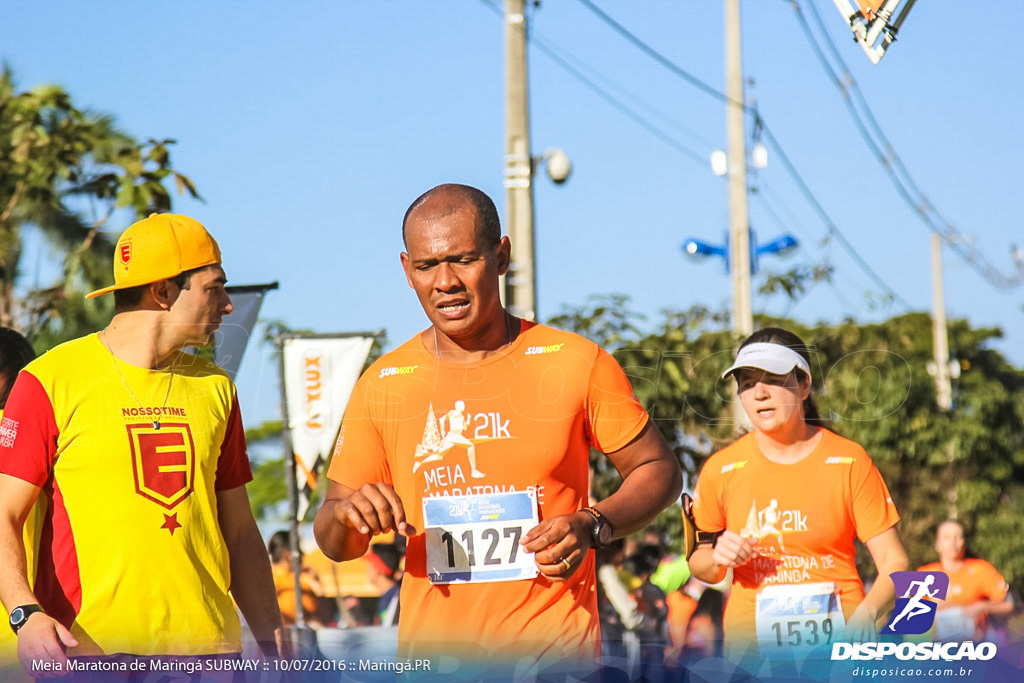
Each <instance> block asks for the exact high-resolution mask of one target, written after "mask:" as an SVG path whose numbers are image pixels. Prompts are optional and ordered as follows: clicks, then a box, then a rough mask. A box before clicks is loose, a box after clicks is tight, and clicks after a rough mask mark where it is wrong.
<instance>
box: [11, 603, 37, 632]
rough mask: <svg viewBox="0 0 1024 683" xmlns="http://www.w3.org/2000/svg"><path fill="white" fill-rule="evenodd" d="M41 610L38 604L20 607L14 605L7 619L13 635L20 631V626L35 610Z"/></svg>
mask: <svg viewBox="0 0 1024 683" xmlns="http://www.w3.org/2000/svg"><path fill="white" fill-rule="evenodd" d="M42 611H43V608H42V607H40V606H39V605H21V606H20V607H15V608H14V609H12V610H11V618H10V620H9V621H10V624H11V630H13V631H14V633H15V635H17V633H18V631H20V630H21V627H22V626H24V625H25V622H26V621H28V618H29V617H30V616H32V615H33V614H35V613H36V612H42Z"/></svg>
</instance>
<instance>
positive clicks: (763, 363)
mask: <svg viewBox="0 0 1024 683" xmlns="http://www.w3.org/2000/svg"><path fill="white" fill-rule="evenodd" d="M729 375H733V376H734V377H735V378H736V385H737V390H738V394H739V399H740V401H741V402H742V404H743V408H744V411H745V412H746V414H747V417H748V418H749V419H750V422H751V424H752V425H753V430H752V431H750V432H748V433H746V434H744V435H743V436H741V437H740V438H739V439H737V440H736V441H735V442H733V443H732V444H731V445H729V446H728V447H726V448H724V449H722V450H721V451H718V452H717V453H715V454H714V455H712V456H711V457H710V458H708V460H707V461H706V462H705V463H704V466H703V468H702V469H701V472H700V475H699V477H698V479H697V496H696V500H695V502H694V506H693V513H694V520H695V522H696V525H697V528H699V529H701V530H703V531H705V532H711V533H714V532H719V535H718V536H717V537H716V538H715V541H714V543H713V544H711V543H704V544H702V545H699V546H698V547H697V549H696V550H695V551H694V553H693V556H692V557H691V558H690V568H691V570H692V572H693V575H694V576H696V577H697V578H699V579H701V580H703V581H706V582H708V583H717V582H719V581H722V580H723V579H724V578H725V576H726V574H727V572H728V570H730V569H731V570H732V571H733V579H732V590H731V594H730V596H729V600H728V603H727V604H726V609H725V620H724V632H725V646H726V654H727V656H730V657H738V656H740V655H741V654H743V653H747V654H748V655H749V654H750V653H751V651H755V652H757V653H758V656H759V657H760V658H766V657H772V656H773V655H774V656H776V657H777V658H780V659H789V658H793V657H794V656H800V653H801V652H803V653H809V652H811V651H813V650H814V649H815V648H818V649H819V651H820V649H821V648H825V649H827V648H828V647H830V645H829V644H830V643H831V642H834V641H836V640H845V641H848V642H863V641H874V640H877V636H878V630H877V625H876V622H877V621H878V620H879V619H880V618H881V617H882V616H883V615H884V614H885V613H886V612H887V611H888V610H889V609H890V608H891V607H892V605H893V603H894V601H895V589H894V587H893V583H892V581H891V580H888V577H889V574H890V573H892V572H894V571H898V570H905V569H907V566H908V560H907V554H906V552H905V551H904V549H903V544H902V543H901V541H900V538H899V535H898V533H897V531H896V523H897V522H898V521H899V515H898V514H897V512H896V507H895V505H893V502H892V499H891V498H890V496H889V491H888V489H887V488H886V486H885V482H884V481H883V480H882V477H881V475H880V474H879V472H878V470H877V469H876V468H875V465H874V464H873V463H872V461H871V458H870V457H869V456H868V454H867V453H866V452H865V451H864V449H863V448H861V447H860V446H859V445H858V444H856V443H854V442H853V441H850V440H848V439H844V438H843V437H841V436H839V435H838V434H836V433H835V432H833V431H831V430H829V429H827V428H825V427H823V426H822V420H821V418H820V417H819V414H818V409H817V406H816V405H815V403H814V400H813V398H812V397H811V366H810V354H809V352H808V350H807V346H806V345H805V344H804V343H803V341H802V340H801V339H800V338H799V337H797V336H796V335H795V334H793V333H791V332H789V331H787V330H783V329H779V328H765V329H762V330H759V331H757V332H755V333H754V334H752V335H751V336H750V337H748V338H747V339H746V340H745V341H744V342H743V343H742V345H741V346H740V349H739V352H738V353H737V356H736V361H735V362H734V363H733V364H732V366H731V367H729V369H728V370H726V371H725V372H724V373H723V375H722V378H723V379H725V378H727V377H728V376H729ZM857 538H859V539H860V540H861V541H862V542H863V543H865V544H866V545H867V548H868V550H869V551H870V553H871V557H872V559H873V560H874V563H875V567H876V568H877V570H878V577H879V578H878V580H877V581H875V582H874V584H873V586H872V588H871V590H869V591H868V592H867V594H866V595H865V593H864V587H863V584H862V582H861V579H860V576H859V575H858V573H857V567H856V565H855V556H856V549H855V546H854V541H855V539H857ZM755 643H756V648H754V647H753V644H755ZM801 648H802V649H801ZM826 657H827V654H826Z"/></svg>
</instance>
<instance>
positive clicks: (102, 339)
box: [96, 330, 174, 429]
mask: <svg viewBox="0 0 1024 683" xmlns="http://www.w3.org/2000/svg"><path fill="white" fill-rule="evenodd" d="M105 333H106V330H104V331H102V332H100V333H99V334H98V335H96V336H97V337H99V340H100V343H101V344H103V348H105V349H106V350H107V353H109V354H110V363H111V365H113V366H114V372H116V373H117V376H118V377H120V378H121V383H122V384H124V388H125V389H127V390H128V393H129V394H130V395H131V397H132V399H133V400H134V401H135V404H136V405H138V406H139V415H142V412H143V410H144V409H145V406H143V405H142V401H140V400H139V397H138V396H136V395H135V392H134V391H133V390H132V386H131V385H130V384H128V378H127V377H125V376H124V373H123V372H121V368H120V367H118V365H117V358H116V357H115V356H114V352H113V351H111V350H110V344H108V343H107V340H106V339H105ZM173 382H174V370H171V373H170V375H169V376H168V377H167V393H166V394H164V404H163V405H162V406H160V412H159V413H157V414H156V416H155V417H154V419H153V429H160V417H161V416H162V415H163V414H164V411H165V410H167V399H168V398H170V396H171V384H172V383H173Z"/></svg>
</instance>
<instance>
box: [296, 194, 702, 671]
mask: <svg viewBox="0 0 1024 683" xmlns="http://www.w3.org/2000/svg"><path fill="white" fill-rule="evenodd" d="M402 228H403V237H404V240H405V247H406V251H405V252H403V253H402V254H401V262H402V267H403V269H404V270H405V275H406V279H407V281H408V284H409V286H410V287H412V288H413V290H415V292H416V295H417V297H418V298H419V302H420V305H421V306H422V307H423V310H424V312H425V313H426V314H427V318H428V319H429V320H430V323H431V325H430V327H428V328H427V329H426V330H424V331H423V332H421V333H419V334H417V335H416V336H415V337H413V338H412V339H411V340H409V341H408V342H406V343H405V344H403V345H402V346H400V347H399V348H398V349H396V350H394V351H392V352H391V353H388V354H386V355H385V356H383V357H382V358H380V359H379V360H378V361H377V362H376V363H374V364H373V365H372V366H371V367H370V368H369V369H368V370H367V371H366V372H365V373H364V374H363V376H362V377H361V378H360V380H359V382H358V383H357V385H356V387H355V390H354V391H353V394H352V398H351V399H350V401H349V405H348V409H347V411H346V415H345V418H344V421H343V425H342V429H341V432H340V434H339V437H338V442H337V446H336V449H335V453H334V456H333V460H332V462H331V465H330V468H329V471H328V477H329V478H330V479H331V484H330V488H329V489H328V491H327V494H326V496H325V500H324V503H323V505H322V507H321V508H320V510H319V511H318V513H317V516H316V521H315V525H314V529H315V535H316V538H317V541H318V542H319V544H320V547H321V548H322V549H323V550H324V552H325V553H326V554H327V556H328V557H330V558H332V559H334V560H338V561H341V560H348V559H352V558H356V557H359V556H361V555H362V554H363V553H364V552H366V549H367V545H368V543H369V541H370V537H371V536H372V535H374V534H378V533H381V532H386V531H388V530H391V529H394V530H396V531H397V532H398V533H399V534H402V535H404V536H406V537H407V538H408V546H407V554H406V564H405V579H404V580H403V582H402V589H401V598H400V599H401V605H402V608H401V615H400V617H399V623H398V631H399V633H398V637H399V655H400V656H402V657H408V658H414V657H415V658H426V659H428V660H429V661H431V662H433V664H434V666H435V667H436V665H437V663H438V662H439V661H440V659H439V657H440V656H441V655H445V656H446V661H449V662H452V661H457V662H458V670H457V674H458V675H459V676H462V675H463V674H465V675H473V672H478V673H483V672H487V673H489V674H493V672H495V671H499V672H500V671H505V672H506V673H513V671H514V672H518V673H526V674H530V673H532V672H541V673H549V672H552V671H560V672H570V673H572V674H582V675H586V674H587V673H588V672H592V671H594V670H595V668H596V663H597V659H598V657H599V652H600V632H599V618H598V606H597V598H596V590H595V569H594V553H593V552H591V551H592V550H593V549H595V548H600V547H603V546H606V545H607V544H608V543H610V542H611V540H612V538H615V537H622V536H625V535H628V534H630V533H632V532H634V531H636V530H638V529H641V528H643V527H644V526H645V525H646V524H648V523H649V522H650V521H651V520H653V519H654V518H655V516H657V514H658V513H659V512H661V510H663V509H664V508H665V507H667V506H668V505H669V504H671V503H672V502H674V501H675V500H676V499H677V497H678V496H679V493H680V490H681V488H682V477H681V472H680V469H679V464H678V462H677V461H676V459H675V457H674V455H673V453H672V452H671V450H670V449H669V448H668V446H667V444H666V443H665V441H664V439H663V438H662V436H661V434H660V433H659V432H658V430H657V428H656V427H655V426H654V425H653V424H652V423H651V421H650V418H649V417H648V415H647V412H646V411H645V410H644V409H643V408H642V407H641V406H640V405H639V403H638V402H637V400H636V398H635V396H634V395H633V391H632V388H631V387H630V385H629V381H628V380H627V378H626V376H625V374H624V373H623V371H622V369H621V368H620V367H619V365H618V363H616V362H615V360H614V359H613V358H612V357H611V356H610V355H609V354H608V353H606V352H605V351H603V350H602V349H600V348H599V347H598V346H597V345H596V344H594V343H592V342H590V341H588V340H586V339H584V338H582V337H580V336H578V335H575V334H571V333H568V332H563V331H560V330H555V329H552V328H549V327H546V326H544V325H540V324H537V323H534V322H531V321H528V320H522V319H519V318H517V317H515V316H513V315H511V314H510V313H509V312H508V311H507V310H506V309H505V308H504V307H503V306H502V303H501V300H500V297H499V276H501V275H504V274H505V273H506V272H507V271H508V268H509V257H510V250H511V245H510V243H509V240H508V238H507V237H502V236H501V228H500V225H499V221H498V214H497V210H496V209H495V207H494V203H493V201H491V199H490V198H489V197H487V195H485V194H484V193H483V192H481V191H480V190H477V189H475V188H472V187H468V186H465V185H441V186H438V187H435V188H434V189H432V190H430V191H428V192H426V193H425V194H423V195H422V196H420V197H419V198H418V199H417V200H416V201H415V202H413V204H412V205H411V206H410V207H409V209H408V211H407V212H406V215H405V218H404V221H403V226H402ZM591 447H593V448H595V449H597V450H599V451H601V452H603V453H605V454H606V455H607V457H608V458H610V459H611V461H612V463H614V465H615V467H616V468H617V469H618V471H619V473H620V474H621V476H622V484H621V486H620V487H619V489H618V490H617V491H616V492H615V493H614V494H612V495H611V496H609V497H608V498H606V499H605V500H602V501H599V502H597V503H596V504H595V505H594V506H593V507H592V508H588V507H587V505H588V487H589V471H588V464H589V452H590V449H591ZM434 673H435V674H436V673H437V671H436V670H435V671H434Z"/></svg>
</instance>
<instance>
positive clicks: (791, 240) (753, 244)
mask: <svg viewBox="0 0 1024 683" xmlns="http://www.w3.org/2000/svg"><path fill="white" fill-rule="evenodd" d="M798 246H800V243H799V242H798V241H797V239H796V238H795V237H793V236H792V235H790V234H788V233H787V234H785V235H780V236H778V237H776V238H775V239H773V240H772V241H770V242H767V243H765V244H758V243H757V238H756V234H755V233H754V231H753V230H751V231H750V274H751V275H753V274H754V273H756V272H757V265H758V257H759V256H764V255H766V254H775V255H777V256H785V255H786V254H789V253H790V252H792V251H793V250H794V249H796V248H797V247H798ZM682 250H683V252H684V253H685V254H687V255H688V256H692V257H696V258H707V257H708V256H720V257H722V258H723V259H724V260H725V272H726V273H729V263H730V259H729V235H728V234H726V236H725V244H724V245H717V244H708V243H707V242H702V241H701V240H698V239H695V238H693V237H691V238H690V239H688V240H686V241H685V242H683V244H682Z"/></svg>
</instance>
